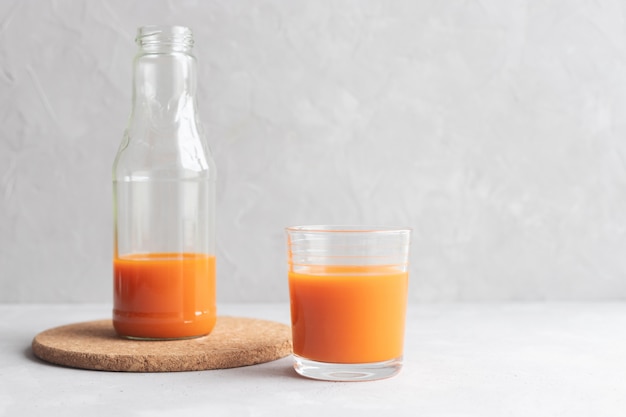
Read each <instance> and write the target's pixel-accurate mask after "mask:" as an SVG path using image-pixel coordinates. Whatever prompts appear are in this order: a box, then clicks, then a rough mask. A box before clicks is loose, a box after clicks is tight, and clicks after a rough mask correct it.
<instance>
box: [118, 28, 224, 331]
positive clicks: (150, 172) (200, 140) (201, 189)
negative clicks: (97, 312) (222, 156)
mask: <svg viewBox="0 0 626 417" xmlns="http://www.w3.org/2000/svg"><path fill="white" fill-rule="evenodd" d="M136 41H137V44H138V46H139V51H138V53H137V55H136V57H135V60H134V64H133V102H132V111H131V117H130V119H129V123H128V127H127V129H126V131H125V133H124V138H123V140H122V143H121V145H120V147H119V150H118V153H117V156H116V158H115V162H114V166H113V198H114V259H113V289H114V292H113V303H114V306H113V325H114V327H115V330H116V331H117V333H118V334H119V335H120V336H123V337H127V338H133V339H181V338H191V337H198V336H203V335H207V334H209V333H210V332H211V330H212V329H213V326H214V325H215V320H216V307H215V165H214V163H213V160H212V157H211V153H210V150H209V148H208V146H207V143H206V141H205V138H204V137H203V135H202V133H201V129H200V127H199V123H198V120H197V105H196V98H195V93H196V78H197V75H196V59H195V57H194V56H193V54H192V53H191V50H192V47H193V35H192V32H191V30H190V29H188V28H186V27H182V26H145V27H142V28H140V29H139V30H138V34H137V39H136Z"/></svg>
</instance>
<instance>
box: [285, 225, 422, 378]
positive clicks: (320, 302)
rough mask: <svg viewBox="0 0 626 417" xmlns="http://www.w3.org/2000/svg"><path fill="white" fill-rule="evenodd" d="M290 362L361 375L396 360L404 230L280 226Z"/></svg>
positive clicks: (375, 374)
mask: <svg viewBox="0 0 626 417" xmlns="http://www.w3.org/2000/svg"><path fill="white" fill-rule="evenodd" d="M286 234H287V249H288V264H289V296H290V308H291V325H292V334H293V358H294V368H295V370H296V371H297V372H298V373H299V374H300V375H303V376H305V377H309V378H314V379H322V380H331V381H367V380H375V379H381V378H387V377H391V376H393V375H396V374H397V373H398V372H399V371H400V369H401V368H402V358H403V344H404V326H405V316H406V304H407V290H408V258H409V256H408V255H409V244H410V235H411V230H410V229H409V228H406V227H382V226H294V227H288V228H287V229H286Z"/></svg>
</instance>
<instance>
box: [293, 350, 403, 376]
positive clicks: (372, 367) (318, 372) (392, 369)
mask: <svg viewBox="0 0 626 417" xmlns="http://www.w3.org/2000/svg"><path fill="white" fill-rule="evenodd" d="M293 361H294V362H293V368H294V369H295V370H296V372H297V373H299V374H300V375H302V376H305V377H307V378H312V379H320V380H324V381H346V382H347V381H375V380H377V379H384V378H390V377H392V376H394V375H396V374H398V372H400V370H401V369H402V356H400V357H399V358H395V359H391V360H388V361H383V362H372V363H328V362H317V361H312V360H309V359H305V358H303V357H300V356H298V355H293Z"/></svg>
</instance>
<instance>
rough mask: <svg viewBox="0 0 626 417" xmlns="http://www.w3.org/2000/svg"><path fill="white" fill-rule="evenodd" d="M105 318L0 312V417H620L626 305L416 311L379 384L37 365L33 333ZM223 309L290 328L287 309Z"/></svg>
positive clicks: (273, 373) (37, 309)
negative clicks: (392, 370)
mask: <svg viewBox="0 0 626 417" xmlns="http://www.w3.org/2000/svg"><path fill="white" fill-rule="evenodd" d="M110 310H111V306H110V305H104V304H62V305H59V304H52V305H44V304H0V316H1V317H2V320H1V322H0V351H1V352H2V355H1V356H0V416H21V415H41V416H57V415H63V416H81V417H84V416H87V415H88V416H113V415H119V416H157V417H158V416H187V415H189V416H191V415H193V416H196V415H207V416H208V415H212V416H282V415H284V416H298V417H300V416H328V415H341V416H342V417H345V416H363V415H377V416H379V415H385V416H387V415H388V416H409V415H410V416H481V417H488V416H499V417H500V416H567V417H572V416H624V415H626V303H587V304H585V303H543V304H534V303H533V304H427V305H411V306H410V307H409V311H408V314H407V329H406V341H405V363H404V368H403V370H402V372H401V373H400V374H399V375H398V376H396V377H394V378H390V379H386V380H381V381H374V382H353V383H343V382H325V381H313V380H309V379H305V378H302V377H299V376H298V375H297V374H296V373H295V371H293V369H292V367H291V359H290V358H284V359H280V360H277V361H273V362H269V363H266V364H261V365H255V366H248V367H242V368H235V369H227V370H214V371H202V372H178V373H143V374H139V373H115V372H100V371H87V370H79V369H71V368H65V367H60V366H55V365H50V364H47V363H45V362H42V361H40V360H38V359H37V358H35V357H34V356H33V354H32V351H31V349H30V343H31V341H32V338H33V337H34V336H35V335H36V334H37V333H39V332H41V331H43V330H46V329H49V328H51V327H56V326H59V325H64V324H70V323H75V322H80V321H89V320H96V319H101V318H107V317H109V316H110ZM218 310H219V314H220V315H233V316H242V317H256V318H264V319H269V320H275V321H279V322H283V323H289V306H288V304H286V303H281V304H221V305H218Z"/></svg>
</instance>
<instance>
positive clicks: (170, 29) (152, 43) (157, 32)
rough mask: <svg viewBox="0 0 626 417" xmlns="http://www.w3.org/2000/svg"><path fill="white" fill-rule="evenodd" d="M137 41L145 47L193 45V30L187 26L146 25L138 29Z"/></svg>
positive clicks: (185, 46)
mask: <svg viewBox="0 0 626 417" xmlns="http://www.w3.org/2000/svg"><path fill="white" fill-rule="evenodd" d="M135 42H137V44H139V46H141V47H144V48H146V47H147V48H154V47H160V46H168V47H172V46H174V47H180V48H182V49H191V48H192V47H193V32H192V31H191V29H190V28H188V27H187V26H177V25H175V26H168V25H146V26H141V27H140V28H138V29H137V36H136V38H135Z"/></svg>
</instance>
